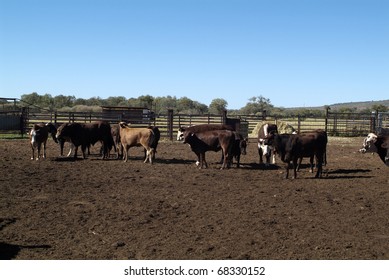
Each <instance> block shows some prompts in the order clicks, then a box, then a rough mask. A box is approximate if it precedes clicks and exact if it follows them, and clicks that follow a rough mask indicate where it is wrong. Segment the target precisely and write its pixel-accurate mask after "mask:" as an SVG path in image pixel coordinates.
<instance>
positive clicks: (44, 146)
mask: <svg viewBox="0 0 389 280" xmlns="http://www.w3.org/2000/svg"><path fill="white" fill-rule="evenodd" d="M43 158H46V141H44V142H43Z"/></svg>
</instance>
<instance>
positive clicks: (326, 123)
mask: <svg viewBox="0 0 389 280" xmlns="http://www.w3.org/2000/svg"><path fill="white" fill-rule="evenodd" d="M329 114H330V106H327V107H326V118H325V120H324V130H325V132H326V133H327V127H328V117H329Z"/></svg>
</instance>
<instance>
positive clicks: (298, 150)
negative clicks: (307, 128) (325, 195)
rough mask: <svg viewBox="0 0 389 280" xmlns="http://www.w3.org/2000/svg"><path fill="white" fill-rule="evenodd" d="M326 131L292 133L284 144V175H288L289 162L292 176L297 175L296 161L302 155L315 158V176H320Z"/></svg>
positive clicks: (325, 144) (325, 147)
mask: <svg viewBox="0 0 389 280" xmlns="http://www.w3.org/2000/svg"><path fill="white" fill-rule="evenodd" d="M327 142H328V138H327V133H326V132H325V131H324V130H316V131H313V132H305V133H303V134H300V135H299V134H292V135H291V136H290V138H289V140H288V141H287V143H286V146H285V157H284V162H286V176H285V178H288V176H289V163H290V161H292V163H293V171H294V173H293V178H296V177H297V161H298V160H299V159H300V158H302V157H309V158H310V157H312V156H315V158H316V165H317V172H316V175H315V178H319V177H321V174H322V169H323V160H324V156H325V154H326V150H327Z"/></svg>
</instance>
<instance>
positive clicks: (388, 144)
mask: <svg viewBox="0 0 389 280" xmlns="http://www.w3.org/2000/svg"><path fill="white" fill-rule="evenodd" d="M381 147H382V148H384V149H389V143H388V142H384V143H382V145H381Z"/></svg>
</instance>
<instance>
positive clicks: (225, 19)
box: [0, 0, 389, 109]
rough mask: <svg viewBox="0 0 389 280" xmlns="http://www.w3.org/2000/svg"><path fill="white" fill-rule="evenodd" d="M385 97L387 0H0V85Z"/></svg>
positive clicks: (77, 91) (235, 105) (6, 90)
mask: <svg viewBox="0 0 389 280" xmlns="http://www.w3.org/2000/svg"><path fill="white" fill-rule="evenodd" d="M32 92H37V93H39V94H42V95H43V94H46V93H49V94H51V95H53V96H55V95H59V94H63V95H74V96H76V97H77V98H90V97H94V96H98V97H101V98H107V97H109V96H125V97H127V98H130V97H138V96H139V95H146V94H149V95H152V96H155V97H156V96H167V95H171V96H176V97H177V98H180V97H184V96H185V97H188V98H190V99H192V100H196V101H199V102H201V103H204V104H206V105H209V104H210V102H211V101H212V100H213V99H214V98H224V99H225V100H226V101H227V102H228V109H239V108H241V107H243V106H244V105H246V103H247V102H248V100H249V98H251V97H254V96H260V95H262V96H264V97H266V98H269V99H270V101H271V103H272V104H273V105H274V106H277V107H299V106H322V105H327V104H333V103H340V102H353V101H370V100H384V99H389V1H387V0H363V1H362V0H316V1H315V0H295V1H294V0H250V1H249V0H231V1H229V0H222V1H218V0H217V1H216V0H215V1H212V0H208V1H205V0H165V1H163V0H161V1H151V0H150V1H148V0H136V1H135V0H128V1H125V0H121V1H117V0H105V1H103V0H89V1H88V0H74V1H73V0H66V1H65V0H60V1H54V0H53V1H43V0H0V96H1V97H16V98H19V97H20V96H21V95H23V94H29V93H32Z"/></svg>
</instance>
